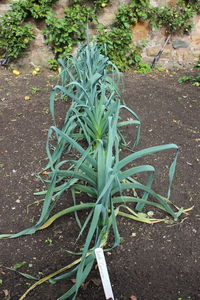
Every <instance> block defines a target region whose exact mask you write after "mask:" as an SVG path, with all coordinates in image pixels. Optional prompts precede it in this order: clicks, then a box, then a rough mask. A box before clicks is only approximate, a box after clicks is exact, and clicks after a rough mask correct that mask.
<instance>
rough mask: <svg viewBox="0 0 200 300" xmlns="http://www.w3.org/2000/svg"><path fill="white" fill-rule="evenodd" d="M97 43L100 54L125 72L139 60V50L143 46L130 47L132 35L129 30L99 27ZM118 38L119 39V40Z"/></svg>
mask: <svg viewBox="0 0 200 300" xmlns="http://www.w3.org/2000/svg"><path fill="white" fill-rule="evenodd" d="M98 32H99V33H98V35H97V37H96V40H97V43H98V44H99V45H100V46H101V47H102V50H101V51H102V53H103V54H104V55H106V56H108V57H109V59H110V60H111V61H112V62H113V63H114V64H115V65H116V66H117V67H118V68H119V69H120V70H121V71H123V72H124V71H127V70H128V69H130V68H131V67H133V66H136V65H137V64H138V63H139V62H140V60H141V49H142V47H143V46H144V44H142V43H141V44H140V45H137V46H134V45H132V33H131V31H130V30H129V29H123V28H118V27H114V28H112V29H111V30H107V27H104V26H99V31H98ZM119 37H120V38H119Z"/></svg>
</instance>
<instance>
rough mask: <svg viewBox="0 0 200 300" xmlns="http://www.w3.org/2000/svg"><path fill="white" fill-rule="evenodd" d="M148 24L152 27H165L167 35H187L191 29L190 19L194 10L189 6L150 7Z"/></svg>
mask: <svg viewBox="0 0 200 300" xmlns="http://www.w3.org/2000/svg"><path fill="white" fill-rule="evenodd" d="M149 15H150V18H149V20H150V24H151V25H152V26H153V27H156V28H159V27H163V26H164V27H165V28H166V30H167V32H168V33H177V32H183V33H188V32H189V31H190V30H191V28H192V23H191V22H190V20H191V18H192V17H193V16H194V10H193V9H192V8H191V7H190V6H183V7H180V6H177V5H176V6H173V7H171V8H169V7H151V8H150V10H149Z"/></svg>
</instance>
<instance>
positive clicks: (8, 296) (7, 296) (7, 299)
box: [2, 290, 11, 300]
mask: <svg viewBox="0 0 200 300" xmlns="http://www.w3.org/2000/svg"><path fill="white" fill-rule="evenodd" d="M2 292H3V293H4V297H5V298H4V300H10V299H11V298H10V292H9V291H8V290H3V291H2Z"/></svg>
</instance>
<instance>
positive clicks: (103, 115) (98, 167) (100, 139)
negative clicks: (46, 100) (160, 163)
mask: <svg viewBox="0 0 200 300" xmlns="http://www.w3.org/2000/svg"><path fill="white" fill-rule="evenodd" d="M59 62H60V64H61V72H60V79H61V83H60V85H57V86H55V87H54V89H53V91H52V93H51V97H50V110H51V113H52V117H53V118H54V121H56V120H55V115H54V105H55V100H56V99H57V97H58V96H63V95H64V96H67V97H68V99H69V100H70V101H71V106H70V107H69V110H68V111H67V112H66V116H65V120H64V124H63V127H62V128H61V129H60V128H58V127H57V126H56V125H54V126H51V127H50V129H49V132H48V138H47V145H46V150H47V155H48V158H49V163H48V165H47V166H46V168H45V170H46V172H47V174H48V180H46V182H47V190H44V191H41V192H40V193H37V194H38V195H43V196H44V201H43V207H42V211H41V216H40V218H39V220H38V222H37V224H36V225H34V226H32V227H31V228H28V229H25V230H23V231H21V232H19V233H17V234H11V235H9V234H3V235H0V238H5V237H10V238H11V237H12V238H14V237H19V236H22V235H25V234H33V233H34V232H36V231H37V230H43V229H45V228H47V227H48V226H50V225H51V224H52V223H53V222H54V221H56V220H57V219H58V218H60V217H61V216H64V215H67V214H69V213H75V220H76V222H77V225H78V226H79V227H80V232H79V235H78V237H77V240H78V239H79V238H80V236H81V235H82V234H83V233H84V232H85V236H86V238H85V243H84V247H83V249H82V250H81V252H80V253H79V255H80V257H79V258H78V259H77V260H75V261H74V262H72V263H71V264H70V265H67V266H65V267H63V268H62V269H60V270H58V271H56V272H54V273H53V274H50V275H48V276H46V277H44V278H42V279H41V280H39V281H37V282H36V283H35V284H33V285H32V286H31V287H30V288H29V289H28V290H27V291H26V292H25V294H24V295H23V296H22V297H21V298H20V300H23V299H24V298H25V297H26V295H27V294H28V293H29V292H30V291H31V290H33V289H34V288H35V287H36V286H37V285H39V284H41V283H43V282H45V281H47V280H49V281H50V282H51V283H56V282H57V281H58V280H60V279H64V278H69V277H71V276H73V278H74V277H76V280H75V283H74V284H73V285H72V287H71V288H70V289H69V290H68V291H67V292H66V293H65V294H64V295H62V296H61V297H60V298H59V299H62V300H64V299H67V298H70V297H73V298H72V299H76V296H77V293H78V290H79V288H80V287H81V285H82V284H83V282H84V281H85V280H86V278H87V277H88V275H89V273H90V271H91V269H92V267H93V265H94V263H95V255H94V250H95V249H96V248H99V247H101V248H106V247H107V245H106V244H107V242H108V239H109V233H110V231H111V230H112V232H113V244H112V246H111V248H113V247H116V246H117V245H119V244H120V242H121V238H120V234H119V231H118V225H117V218H118V216H120V215H121V216H123V217H125V218H129V219H132V220H136V221H140V222H144V223H147V224H153V223H156V222H160V221H164V219H156V218H152V213H151V214H149V215H146V214H141V213H140V211H142V210H143V208H144V206H145V205H150V206H152V207H153V208H154V209H155V210H157V209H158V210H161V211H163V212H165V213H167V214H169V215H170V216H172V218H174V220H177V218H178V217H179V216H180V215H181V214H182V212H184V210H183V209H178V208H175V209H174V207H173V206H172V204H171V201H170V200H169V198H170V188H171V184H172V181H173V177H174V172H175V166H176V160H177V156H178V147H177V146H176V145H175V144H167V145H161V146H155V147H150V148H146V149H142V150H139V151H134V148H135V146H136V145H137V144H138V142H139V137H140V119H139V118H138V116H137V115H136V114H135V113H134V112H133V111H132V110H131V109H130V108H129V107H127V106H125V105H124V104H122V103H121V102H123V99H122V98H121V94H120V91H119V88H118V85H119V84H120V73H119V71H118V70H117V68H116V67H115V66H114V65H113V63H111V62H110V61H109V59H108V58H107V57H105V56H104V55H102V54H101V52H100V50H99V48H98V47H97V45H96V44H91V45H90V44H88V45H83V46H82V47H81V48H80V49H79V50H78V53H77V55H76V56H75V57H71V58H69V59H68V60H62V59H60V60H59ZM108 70H110V71H111V72H110V71H108ZM124 109H125V110H127V112H128V113H129V114H130V117H131V118H130V119H129V120H125V121H123V120H122V118H121V117H120V112H121V110H124ZM124 126H126V127H127V126H130V127H131V129H133V133H134V132H135V134H133V136H132V141H131V144H132V151H131V152H130V154H129V155H127V156H125V157H124V158H121V155H120V151H121V149H122V147H123V146H124V145H125V146H127V144H126V142H125V138H124V137H123V134H122V128H123V127H124ZM53 141H54V147H52V142H53ZM166 150H170V151H171V150H174V151H175V152H176V154H175V157H174V160H172V163H171V166H170V167H169V187H168V192H167V195H166V197H164V196H162V195H160V194H158V193H157V192H155V191H154V190H153V183H154V179H155V175H156V169H155V167H154V166H151V165H139V166H137V161H138V159H140V158H144V157H146V156H147V155H152V154H155V153H158V152H162V151H166ZM47 170H48V171H47ZM138 174H140V175H142V174H146V176H145V178H143V179H144V181H141V182H140V180H141V176H138ZM139 178H140V179H139ZM144 182H146V184H145V183H144ZM67 190H68V191H71V195H72V196H71V197H72V201H71V204H70V205H69V204H68V205H67V207H68V208H67V209H64V210H61V211H58V212H57V213H56V214H54V215H52V210H53V208H54V207H55V206H56V205H57V203H58V201H59V200H60V197H61V195H62V194H63V193H64V192H66V191H67ZM127 190H128V191H129V196H127ZM80 193H82V194H85V195H86V198H87V199H88V201H87V202H84V203H83V202H82V201H81V199H79V195H80ZM139 194H140V196H139ZM86 198H84V199H86ZM149 198H151V199H149ZM82 199H83V198H82ZM131 203H132V205H135V207H134V208H130V207H129V204H131ZM80 210H81V211H83V212H84V211H85V210H87V211H88V213H87V215H85V219H84V220H83V219H82V218H81V219H82V220H83V221H81V220H80V219H79V216H78V211H80ZM46 242H48V243H52V241H51V239H47V240H46ZM109 247H110V246H109Z"/></svg>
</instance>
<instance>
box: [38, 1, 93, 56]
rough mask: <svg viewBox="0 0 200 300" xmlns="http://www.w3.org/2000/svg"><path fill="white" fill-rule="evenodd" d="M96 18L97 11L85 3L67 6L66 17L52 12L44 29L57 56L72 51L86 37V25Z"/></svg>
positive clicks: (46, 37) (48, 42) (47, 40)
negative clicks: (60, 16) (59, 16)
mask: <svg viewBox="0 0 200 300" xmlns="http://www.w3.org/2000/svg"><path fill="white" fill-rule="evenodd" d="M94 20H95V12H94V10H93V9H92V8H89V7H87V6H85V5H82V6H81V5H79V4H75V5H73V6H72V7H69V8H66V10H65V14H64V18H58V17H56V16H55V15H54V13H52V12H50V13H48V15H47V18H46V27H45V29H44V30H43V33H44V36H45V39H46V43H47V44H49V45H51V47H52V49H53V52H54V53H55V54H56V56H57V57H58V56H60V55H64V56H65V55H66V54H69V53H71V51H72V49H73V46H75V45H77V44H78V42H79V41H83V40H84V39H85V37H86V36H85V32H86V30H85V25H86V24H87V23H88V22H91V21H94Z"/></svg>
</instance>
